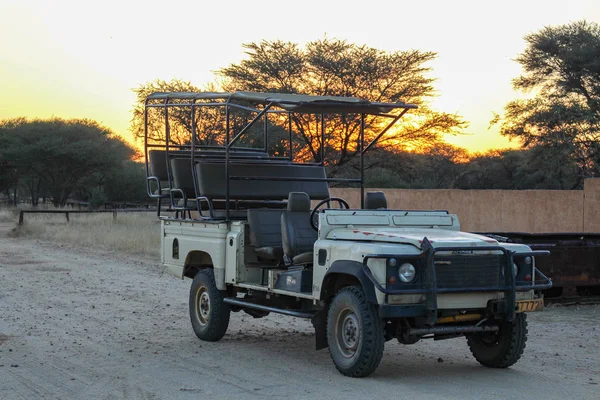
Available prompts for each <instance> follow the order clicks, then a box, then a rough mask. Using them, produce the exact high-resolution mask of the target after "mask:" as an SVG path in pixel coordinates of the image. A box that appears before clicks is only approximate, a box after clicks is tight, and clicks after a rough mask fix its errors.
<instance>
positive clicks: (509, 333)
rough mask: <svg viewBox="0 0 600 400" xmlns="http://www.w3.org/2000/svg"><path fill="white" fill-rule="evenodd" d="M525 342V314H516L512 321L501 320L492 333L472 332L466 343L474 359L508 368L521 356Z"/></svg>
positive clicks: (491, 366) (490, 365)
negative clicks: (497, 328) (498, 328)
mask: <svg viewBox="0 0 600 400" xmlns="http://www.w3.org/2000/svg"><path fill="white" fill-rule="evenodd" d="M526 342H527V315H526V314H522V313H521V314H517V315H516V316H515V319H514V321H513V322H508V321H502V322H501V323H500V330H499V331H498V332H494V333H487V332H486V333H483V332H482V333H473V334H471V335H469V336H467V343H468V344H469V348H470V349H471V353H472V354H473V356H474V357H475V359H476V360H477V361H478V362H479V363H480V364H481V365H484V366H486V367H490V368H508V367H510V366H511V365H513V364H514V363H516V362H517V361H519V358H521V355H522V354H523V350H524V349H525V343H526Z"/></svg>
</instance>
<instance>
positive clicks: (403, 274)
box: [398, 263, 417, 283]
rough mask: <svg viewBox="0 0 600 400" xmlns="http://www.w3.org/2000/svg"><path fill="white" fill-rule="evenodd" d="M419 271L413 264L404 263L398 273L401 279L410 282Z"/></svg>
mask: <svg viewBox="0 0 600 400" xmlns="http://www.w3.org/2000/svg"><path fill="white" fill-rule="evenodd" d="M416 273H417V271H416V270H415V267H414V266H413V265H412V264H409V263H404V264H402V265H401V266H400V268H399V269H398V275H399V276H400V280H401V281H402V282H404V283H410V282H412V280H413V279H415V275H416Z"/></svg>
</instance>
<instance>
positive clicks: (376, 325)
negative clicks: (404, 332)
mask: <svg viewBox="0 0 600 400" xmlns="http://www.w3.org/2000/svg"><path fill="white" fill-rule="evenodd" d="M327 344H328V345H329V354H330V355H331V359H332V360H333V363H334V364H335V367H336V368H337V370H338V371H340V373H342V374H343V375H346V376H351V377H355V378H358V377H364V376H368V375H370V374H372V373H373V372H374V371H375V369H377V367H378V366H379V363H380V362H381V358H382V357H383V347H384V344H385V338H384V330H383V325H382V322H381V319H380V318H379V315H378V312H377V307H376V306H375V305H373V304H370V303H369V302H367V299H366V297H365V294H364V292H363V290H362V288H360V287H359V286H348V287H345V288H343V289H342V290H340V291H339V292H338V294H337V295H336V296H335V298H334V299H333V301H332V302H331V306H330V307H329V313H328V316H327Z"/></svg>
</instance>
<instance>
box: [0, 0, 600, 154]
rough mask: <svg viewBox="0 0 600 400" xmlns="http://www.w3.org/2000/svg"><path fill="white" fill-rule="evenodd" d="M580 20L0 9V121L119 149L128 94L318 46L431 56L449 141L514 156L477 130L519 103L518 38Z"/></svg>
mask: <svg viewBox="0 0 600 400" xmlns="http://www.w3.org/2000/svg"><path fill="white" fill-rule="evenodd" d="M583 18H585V19H587V20H589V21H595V22H598V21H600V1H598V0H570V1H553V0H546V1H538V0H535V1H530V0H520V1H513V0H507V1H494V2H489V1H482V0H480V1H460V0H455V1H420V2H411V3H409V2H399V1H370V2H369V1H352V0H345V1H324V0H320V1H313V0H303V1H298V2H290V1H286V2H264V3H260V2H248V1H235V0H233V1H226V2H225V1H216V0H215V1H201V0H193V1H162V2H154V1H127V0H120V1H113V0H103V1H94V2H91V1H85V0H80V1H66V0H53V1H49V0H46V1H42V0H18V1H17V0H15V1H13V0H0V119H4V118H12V117H17V116H27V117H41V118H47V117H51V116H57V117H63V118H75V117H77V118H91V119H95V120H97V121H99V122H101V123H103V124H104V125H106V126H108V127H110V128H111V129H112V130H113V131H115V132H116V133H118V134H120V135H122V136H124V137H126V138H128V139H130V138H131V135H130V134H129V132H128V130H127V128H128V125H129V120H130V118H131V109H132V106H133V102H134V100H135V97H134V95H133V93H132V91H131V89H132V88H134V87H136V86H138V85H140V84H142V83H145V82H148V81H151V80H154V79H156V78H160V79H165V80H169V79H171V78H180V79H184V80H189V81H191V82H192V83H194V84H196V85H198V86H202V85H204V84H205V83H208V82H211V81H213V80H214V74H213V71H215V70H217V69H219V68H221V67H225V66H228V65H229V64H231V63H236V62H239V61H240V60H241V59H242V58H243V57H244V53H243V48H242V43H246V42H251V41H260V40H263V39H265V40H277V39H281V40H286V41H291V42H296V43H300V44H304V43H306V42H308V41H311V40H316V39H321V38H323V37H324V36H325V35H327V37H329V38H337V39H346V40H348V41H349V42H353V43H356V44H359V45H360V44H366V45H368V46H371V47H375V48H379V49H383V50H388V51H396V50H405V49H419V50H423V51H435V52H437V53H438V58H437V60H435V61H434V62H432V63H431V64H430V66H431V67H432V68H433V71H432V73H431V76H433V77H434V78H437V82H436V89H437V90H438V94H439V96H438V97H437V98H436V99H435V100H434V102H433V105H434V107H436V108H438V109H440V110H442V111H447V112H456V113H458V114H460V115H462V116H463V117H464V118H465V119H466V120H467V121H470V123H471V125H470V127H469V128H468V129H466V130H465V133H466V135H464V136H462V137H451V138H448V141H449V142H451V143H453V144H456V145H459V146H462V147H465V148H467V149H469V150H471V151H483V150H486V149H490V148H499V147H507V146H510V145H512V146H514V145H515V144H514V143H512V144H511V143H509V141H508V140H507V139H506V138H503V137H501V136H500V135H499V134H498V133H497V128H493V129H491V130H488V125H489V121H490V120H491V118H492V117H493V114H492V112H502V109H503V106H504V104H506V102H508V101H510V100H511V99H514V98H515V97H516V96H518V95H519V94H518V93H515V92H514V91H513V90H512V87H511V79H512V78H514V77H516V76H518V75H519V74H520V66H519V65H518V64H517V63H516V62H515V61H513V60H514V59H515V58H516V56H517V55H518V54H519V53H520V52H521V51H522V50H523V49H524V47H525V42H524V41H523V36H524V35H526V34H528V33H532V32H535V31H537V30H539V29H540V28H542V27H544V26H547V25H558V24H564V23H568V22H570V21H574V20H578V19H583Z"/></svg>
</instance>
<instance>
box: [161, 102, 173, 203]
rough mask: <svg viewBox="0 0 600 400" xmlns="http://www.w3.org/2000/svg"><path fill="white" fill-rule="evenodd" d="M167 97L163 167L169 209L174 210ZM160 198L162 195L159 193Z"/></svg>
mask: <svg viewBox="0 0 600 400" xmlns="http://www.w3.org/2000/svg"><path fill="white" fill-rule="evenodd" d="M168 103H169V97H166V98H165V103H164V106H165V112H164V116H165V163H166V164H167V165H166V166H165V167H166V169H167V180H168V181H169V198H170V200H171V208H175V201H174V199H173V192H172V191H171V189H172V188H173V182H172V180H173V178H172V177H171V165H170V164H171V163H170V162H169V142H170V141H171V127H170V125H169V106H168V105H167V104H168ZM160 195H161V196H162V193H160Z"/></svg>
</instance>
